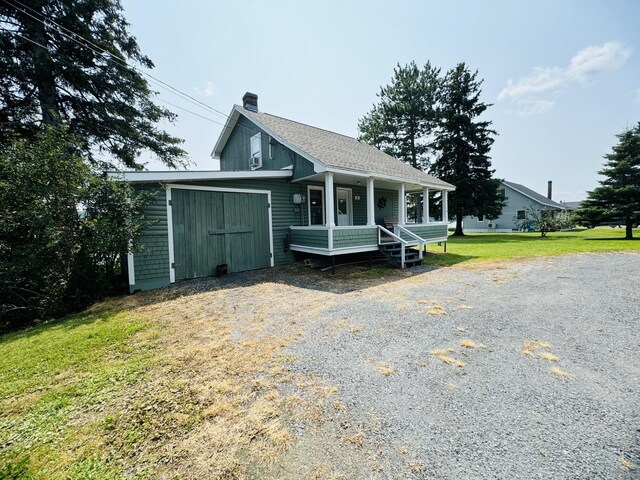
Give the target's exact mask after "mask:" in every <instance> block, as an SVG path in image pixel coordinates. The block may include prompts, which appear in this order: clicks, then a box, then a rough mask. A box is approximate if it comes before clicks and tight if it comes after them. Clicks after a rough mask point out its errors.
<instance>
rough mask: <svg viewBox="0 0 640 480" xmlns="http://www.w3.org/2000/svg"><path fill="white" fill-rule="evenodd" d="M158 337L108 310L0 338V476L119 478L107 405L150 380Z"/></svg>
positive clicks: (145, 324)
mask: <svg viewBox="0 0 640 480" xmlns="http://www.w3.org/2000/svg"><path fill="white" fill-rule="evenodd" d="M155 335H156V333H155V331H154V330H153V329H152V328H151V327H150V324H149V323H148V322H147V321H146V320H143V319H140V318H136V317H133V316H131V315H129V314H126V313H112V312H106V313H104V312H103V313H93V314H91V313H85V314H82V315H74V316H71V317H68V318H66V319H63V320H60V321H58V322H56V323H53V324H43V325H40V326H38V327H35V328H32V329H29V330H26V331H23V332H18V333H14V334H9V335H4V336H2V337H0V352H2V355H0V386H1V388H0V478H20V479H55V478H95V479H98V478H100V479H102V478H104V479H110V478H115V477H116V476H117V475H116V474H115V472H114V470H113V468H112V467H113V466H112V465H111V464H110V462H111V458H112V455H110V452H109V451H108V450H109V447H108V445H106V444H105V441H106V440H107V439H108V419H109V415H108V413H107V412H106V411H104V406H105V405H106V404H108V402H109V400H110V399H112V398H115V397H117V396H118V395H119V394H120V392H121V391H122V390H123V389H125V388H127V387H128V386H131V385H133V384H135V383H136V382H137V381H138V380H139V379H140V378H141V377H142V376H143V375H144V374H145V372H146V371H147V369H148V367H149V366H150V364H151V362H152V358H153V355H152V346H153V343H154V338H155Z"/></svg>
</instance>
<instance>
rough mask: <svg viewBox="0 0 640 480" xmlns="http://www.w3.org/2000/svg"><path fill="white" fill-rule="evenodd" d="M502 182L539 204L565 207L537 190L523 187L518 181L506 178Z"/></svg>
mask: <svg viewBox="0 0 640 480" xmlns="http://www.w3.org/2000/svg"><path fill="white" fill-rule="evenodd" d="M502 183H503V184H504V185H505V186H507V187H509V188H511V189H513V190H515V191H516V192H518V193H521V194H522V195H524V196H525V197H529V198H530V199H531V200H534V201H535V202H537V203H540V204H541V205H544V206H546V207H552V208H560V209H564V208H565V207H564V205H561V204H559V203H557V202H554V201H553V200H549V199H548V198H547V197H545V196H544V195H541V194H539V193H538V192H536V191H534V190H531V189H530V188H527V187H525V186H524V185H520V184H519V183H514V182H508V181H506V180H503V181H502Z"/></svg>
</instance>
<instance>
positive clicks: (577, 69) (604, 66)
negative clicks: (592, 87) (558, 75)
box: [567, 42, 631, 80]
mask: <svg viewBox="0 0 640 480" xmlns="http://www.w3.org/2000/svg"><path fill="white" fill-rule="evenodd" d="M630 56H631V49H630V48H628V47H625V45H624V43H622V42H607V43H605V44H604V45H599V46H598V45H596V46H592V47H587V48H583V49H582V50H580V51H579V52H578V53H576V54H575V55H574V56H573V58H572V59H571V63H570V64H569V66H568V67H567V74H568V76H569V78H571V79H580V80H582V79H585V77H587V76H588V75H590V74H592V73H598V72H604V71H607V70H617V69H619V68H620V67H622V65H624V63H625V62H626V61H627V59H628V58H629V57H630Z"/></svg>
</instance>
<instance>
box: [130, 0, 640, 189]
mask: <svg viewBox="0 0 640 480" xmlns="http://www.w3.org/2000/svg"><path fill="white" fill-rule="evenodd" d="M123 7H124V15H125V17H126V19H127V21H128V22H129V23H130V24H131V26H130V32H131V33H132V34H133V35H134V36H135V37H136V38H137V40H138V44H139V46H140V48H141V50H142V52H143V53H144V54H146V55H147V56H149V57H150V58H151V60H152V61H153V62H154V64H155V68H154V69H153V70H152V71H151V73H152V75H154V76H155V77H157V78H158V79H160V80H162V81H164V82H166V83H168V84H170V85H172V86H174V87H176V88H177V89H179V90H181V91H183V92H185V93H187V94H189V95H191V96H193V97H194V98H195V99H197V100H198V101H200V102H203V103H205V104H207V105H209V106H210V107H212V108H214V109H216V110H218V111H219V112H222V113H223V114H228V113H229V112H230V111H231V108H232V107H233V105H234V104H240V103H241V101H242V96H243V94H244V93H245V92H247V91H250V92H253V93H256V94H257V95H258V105H259V109H260V111H263V112H267V113H271V114H274V115H279V116H282V117H285V118H289V119H292V120H296V121H299V122H303V123H307V124H309V125H313V126H315V127H320V128H324V129H327V130H332V131H335V132H338V133H342V134H345V135H349V136H353V137H355V136H357V134H358V131H357V123H358V119H359V118H361V117H362V116H363V115H364V114H366V113H367V112H368V111H369V110H371V107H372V105H373V104H374V103H375V102H376V99H377V98H376V94H377V93H378V92H379V91H380V87H381V86H383V85H387V84H388V83H389V82H390V80H391V77H392V75H393V68H394V67H395V66H396V64H398V63H400V64H401V65H405V64H407V63H409V62H411V61H412V60H413V61H415V62H416V63H417V64H418V65H420V66H422V65H424V64H425V63H426V62H427V61H430V62H431V64H432V65H433V66H436V67H439V68H441V69H442V71H443V72H445V71H446V70H448V69H450V68H452V67H454V66H455V65H456V64H458V63H459V62H465V63H466V64H467V66H468V67H469V68H470V69H472V70H478V76H479V77H480V78H482V79H484V83H483V85H482V95H481V99H482V100H483V101H484V102H486V103H490V104H493V105H492V106H491V107H489V108H488V109H487V111H486V113H485V115H484V117H483V119H487V120H491V121H492V122H493V125H492V126H493V128H494V129H495V130H496V131H497V132H498V136H497V137H496V141H495V143H494V145H493V148H492V150H491V157H492V164H493V167H494V168H495V169H496V173H495V176H496V177H498V178H504V179H506V180H509V181H512V182H516V183H521V184H524V185H526V186H527V187H529V188H531V189H533V190H535V191H538V192H540V193H542V194H546V188H547V181H548V180H552V181H553V190H554V194H553V198H554V200H556V201H574V200H582V199H584V198H586V191H587V190H591V189H593V188H594V187H595V186H597V181H598V180H599V179H600V178H601V177H599V175H598V174H597V172H598V170H600V169H601V167H602V165H603V162H604V159H603V155H605V154H606V153H608V152H610V151H611V147H612V146H613V145H614V144H615V143H616V141H617V138H616V137H615V135H616V134H619V133H620V132H622V131H623V130H624V129H625V128H628V127H631V126H633V125H635V124H636V123H637V122H638V121H640V61H639V60H640V28H638V23H637V22H638V19H639V18H640V2H638V1H636V0H625V1H622V0H601V1H589V0H562V1H558V0H554V1H547V0H526V1H525V0H522V1H511V0H486V1H482V2H480V1H477V0H476V1H474V0H449V1H440V2H435V1H402V0H400V1H398V0H396V1H347V0H342V1H332V0H323V1H321V2H318V1H315V2H310V1H309V2H307V1H297V2H294V1H279V0H269V1H253V0H235V1H224V2H221V1H211V0H184V1H181V2H176V1H175V0H154V1H151V0H124V1H123ZM152 88H154V90H157V91H158V92H160V93H159V95H158V97H157V98H158V99H159V104H161V105H164V106H166V107H167V108H169V109H170V110H172V111H173V112H175V113H177V114H178V115H179V117H178V120H177V121H176V123H175V124H169V123H165V124H163V125H162V126H163V128H165V129H166V130H167V131H168V132H170V133H171V134H173V135H176V136H178V137H181V138H183V139H184V140H185V143H184V149H185V150H186V151H187V152H188V154H189V159H190V161H191V162H192V165H191V166H190V167H189V168H190V169H197V170H211V169H215V168H217V165H216V163H215V162H214V161H213V160H212V159H211V157H210V154H211V150H212V149H213V146H214V145H215V142H216V140H217V138H218V135H219V134H220V131H221V130H222V124H224V121H225V118H224V116H223V115H221V114H219V113H215V112H213V111H211V110H206V109H203V108H200V107H198V106H197V105H194V104H193V103H189V102H187V101H185V100H184V99H181V98H180V97H178V96H176V95H174V94H172V93H170V92H169V91H167V90H166V89H162V88H160V87H159V86H157V85H152ZM163 102H170V103H171V104H173V105H176V106H178V107H181V108H186V109H188V110H191V111H192V112H194V113H197V114H199V115H201V116H203V117H206V118H201V117H199V116H196V115H194V114H192V113H189V112H186V111H184V110H181V109H180V108H176V107H174V106H172V105H169V104H167V103H163ZM141 160H142V161H144V162H148V164H147V168H149V169H151V170H159V169H165V168H164V167H163V166H162V165H161V164H160V163H159V162H158V161H157V160H154V159H153V158H151V157H148V156H146V155H145V156H143V158H142V159H141Z"/></svg>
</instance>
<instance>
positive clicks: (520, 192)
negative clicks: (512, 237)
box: [463, 180, 565, 233]
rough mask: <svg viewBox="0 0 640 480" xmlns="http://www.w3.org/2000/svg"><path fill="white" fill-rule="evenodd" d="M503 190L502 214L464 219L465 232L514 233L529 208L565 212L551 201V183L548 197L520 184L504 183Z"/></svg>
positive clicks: (562, 206)
mask: <svg viewBox="0 0 640 480" xmlns="http://www.w3.org/2000/svg"><path fill="white" fill-rule="evenodd" d="M502 189H503V193H504V195H505V198H506V201H507V204H506V205H505V207H504V208H503V209H502V214H501V215H500V216H499V217H498V218H496V219H492V220H489V219H488V218H486V217H464V219H463V226H464V231H465V232H471V233H472V232H501V233H505V232H513V231H518V225H517V224H516V222H517V220H520V219H524V218H525V215H526V210H525V209H527V208H538V209H550V210H565V206H564V205H562V204H560V203H558V202H554V201H553V200H551V198H549V197H551V182H549V188H548V197H545V196H544V195H541V194H539V193H538V192H535V191H533V190H531V189H530V188H527V187H525V186H524V185H520V184H519V183H514V182H508V181H506V180H504V181H503V182H502Z"/></svg>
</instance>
